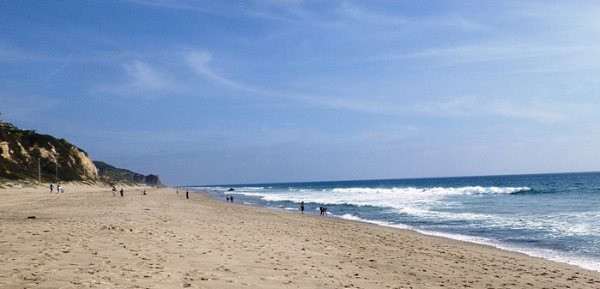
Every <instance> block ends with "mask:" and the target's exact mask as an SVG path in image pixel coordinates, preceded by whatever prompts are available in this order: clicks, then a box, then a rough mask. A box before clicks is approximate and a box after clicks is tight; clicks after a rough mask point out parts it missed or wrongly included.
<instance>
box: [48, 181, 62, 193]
mask: <svg viewBox="0 0 600 289" xmlns="http://www.w3.org/2000/svg"><path fill="white" fill-rule="evenodd" d="M49 187H50V193H53V192H54V184H50V186H49ZM64 192H65V188H63V187H62V186H61V185H60V183H58V184H57V185H56V193H57V194H58V193H61V194H62V193H64Z"/></svg>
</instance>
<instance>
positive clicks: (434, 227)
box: [190, 173, 600, 271]
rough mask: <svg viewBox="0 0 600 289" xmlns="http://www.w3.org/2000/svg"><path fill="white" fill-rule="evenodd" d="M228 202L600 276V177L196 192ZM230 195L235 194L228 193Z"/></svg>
mask: <svg viewBox="0 0 600 289" xmlns="http://www.w3.org/2000/svg"><path fill="white" fill-rule="evenodd" d="M190 188H192V189H197V190H202V191H206V192H209V193H210V194H211V195H212V196H214V197H215V198H218V199H220V200H223V201H225V195H227V194H230V195H232V196H234V201H235V202H238V203H244V204H247V205H253V206H261V207H267V208H274V209H283V210H290V211H299V209H300V208H299V204H300V202H301V201H304V202H305V208H306V209H305V210H306V212H307V213H313V214H318V207H320V206H325V207H327V208H328V210H327V213H328V215H329V216H331V217H338V218H343V219H349V220H356V221H362V222H368V223H374V224H378V225H381V226H389V227H396V228H401V229H409V230H414V231H417V232H420V233H423V234H428V235H435V236H442V237H447V238H452V239H457V240H463V241H468V242H474V243H480V244H486V245H491V246H494V247H497V248H501V249H505V250H511V251H517V252H522V253H525V254H527V255H531V256H535V257H541V258H545V259H549V260H554V261H559V262H564V263H569V264H573V265H576V266H580V267H582V268H586V269H590V270H595V271H600V173H567V174H538V175H510V176H482V177H453V178H426V179H391V180H363V181H332V182H304V183H276V184H252V185H248V184H245V185H216V186H212V185H211V186H195V187H190ZM230 188H233V189H234V191H228V190H229V189H230Z"/></svg>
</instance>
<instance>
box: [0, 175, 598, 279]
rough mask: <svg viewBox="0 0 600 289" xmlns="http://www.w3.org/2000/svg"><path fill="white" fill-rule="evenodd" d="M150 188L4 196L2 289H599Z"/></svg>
mask: <svg viewBox="0 0 600 289" xmlns="http://www.w3.org/2000/svg"><path fill="white" fill-rule="evenodd" d="M145 189H146V191H147V193H148V195H146V196H141V195H140V192H141V190H142V188H125V197H124V198H120V197H116V198H115V197H112V193H111V191H110V187H90V186H75V185H66V186H65V193H64V194H59V195H57V194H50V193H49V191H48V190H47V189H46V188H41V187H38V188H19V189H14V188H4V189H0V198H1V199H2V201H1V202H0V222H1V223H0V264H1V265H0V288H278V289H279V288H600V273H599V272H593V271H587V270H584V269H580V268H578V267H574V266H570V265H566V264H561V263H555V262H551V261H546V260H542V259H537V258H531V257H528V256H525V255H522V254H518V253H512V252H506V251H502V250H497V249H494V248H491V247H488V246H481V245H476V244H470V243H465V242H459V241H454V240H449V239H444V238H437V237H431V236H424V235H420V234H417V233H414V232H410V231H404V230H398V229H394V228H385V227H380V226H376V225H371V224H365V223H358V222H352V221H347V220H341V219H335V218H328V217H319V216H317V215H310V214H307V215H301V214H300V213H298V212H283V211H276V210H267V209H261V208H254V207H249V206H244V205H239V204H228V203H224V202H220V201H216V200H213V199H210V198H209V197H207V196H205V195H203V194H196V193H190V199H189V200H186V199H185V192H183V193H182V192H179V194H176V193H175V189H172V188H164V189H150V188H145ZM28 216H35V217H36V218H35V219H28V218H27V217H28Z"/></svg>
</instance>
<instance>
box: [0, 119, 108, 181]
mask: <svg viewBox="0 0 600 289" xmlns="http://www.w3.org/2000/svg"><path fill="white" fill-rule="evenodd" d="M0 156H1V157H0V177H2V178H5V179H10V180H21V179H37V180H41V181H83V180H89V179H97V178H98V170H97V169H96V167H95V166H94V164H93V163H92V161H91V159H90V158H89V157H88V155H87V153H86V152H85V151H84V150H82V149H80V148H78V147H76V146H74V145H73V144H71V143H69V142H68V141H66V140H65V139H56V138H54V137H52V136H49V135H44V134H39V133H36V132H35V131H34V130H22V129H19V128H17V127H15V126H14V125H12V124H10V123H6V122H2V121H0Z"/></svg>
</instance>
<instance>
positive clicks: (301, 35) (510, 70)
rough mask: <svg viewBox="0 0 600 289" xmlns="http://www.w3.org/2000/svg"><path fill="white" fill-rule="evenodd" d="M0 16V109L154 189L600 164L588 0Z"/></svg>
mask: <svg viewBox="0 0 600 289" xmlns="http://www.w3.org/2000/svg"><path fill="white" fill-rule="evenodd" d="M0 11H1V12H0V113H1V116H0V117H1V118H2V119H3V120H5V121H8V122H11V123H13V124H15V125H17V126H19V127H21V128H24V129H35V130H36V131H38V132H40V133H44V134H51V135H53V136H55V137H58V138H65V139H67V140H69V141H70V142H71V143H73V144H75V145H77V146H79V147H81V148H83V149H84V150H85V151H87V152H88V154H89V155H90V156H91V158H92V159H94V160H101V161H105V162H108V163H110V164H112V165H114V166H117V167H123V168H127V169H130V170H133V171H136V172H140V173H144V174H149V173H154V174H159V175H160V176H161V178H162V180H163V182H165V183H166V184H169V185H202V184H205V185H208V184H240V183H265V182H291V181H319V180H352V179H384V178H414V177H441V176H472V175H496V174H522V173H545V172H576V171H598V170H600V153H599V152H600V113H599V111H600V95H599V93H600V18H599V17H598V15H600V2H598V1H520V0H519V1H383V0H371V1H353V0H340V1H338V0H247V1H233V0H232V1H216V0H215V1H202V0H198V1H186V0H156V1H151V0H87V1H83V0H82V1H59V0H57V1H39V0H38V1H30V0H20V1H0Z"/></svg>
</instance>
